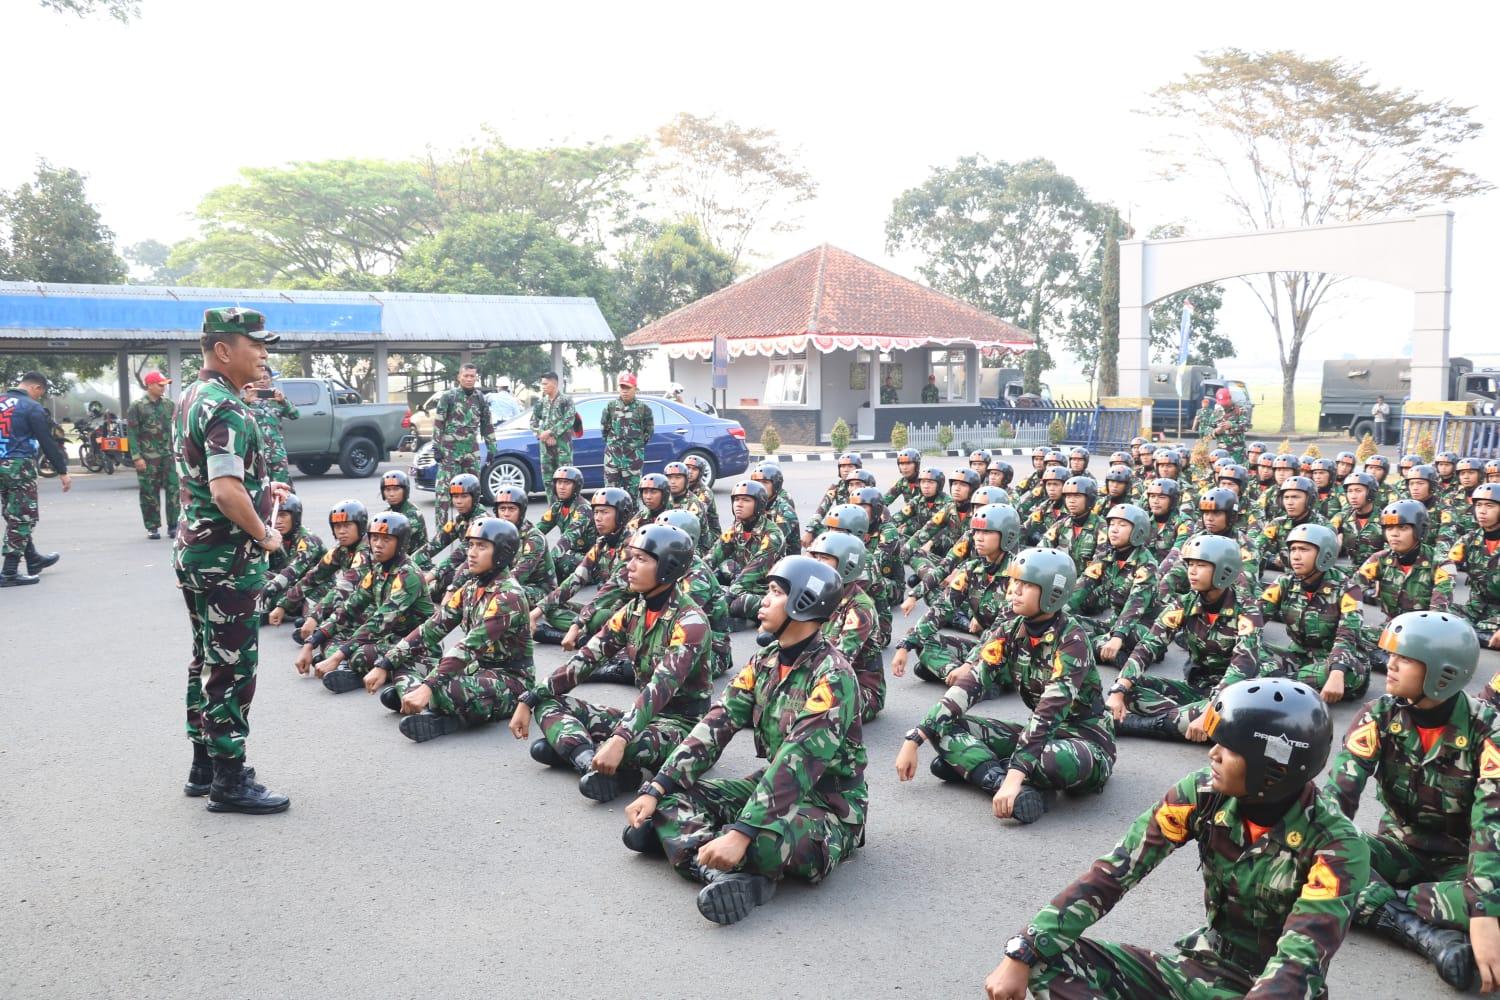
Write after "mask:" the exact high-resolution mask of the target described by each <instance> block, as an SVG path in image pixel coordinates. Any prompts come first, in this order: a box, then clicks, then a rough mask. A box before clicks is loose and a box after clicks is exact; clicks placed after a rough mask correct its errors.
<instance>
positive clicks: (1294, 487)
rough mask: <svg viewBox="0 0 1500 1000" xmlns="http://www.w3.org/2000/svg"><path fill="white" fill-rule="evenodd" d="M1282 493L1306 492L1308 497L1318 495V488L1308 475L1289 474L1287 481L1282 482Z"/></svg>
mask: <svg viewBox="0 0 1500 1000" xmlns="http://www.w3.org/2000/svg"><path fill="white" fill-rule="evenodd" d="M1279 492H1281V493H1306V494H1307V496H1308V499H1311V498H1313V497H1315V496H1317V495H1318V488H1317V487H1316V486H1314V485H1313V481H1312V480H1311V479H1308V478H1307V477H1306V476H1287V477H1286V481H1285V482H1284V483H1282V484H1281V489H1280V491H1279Z"/></svg>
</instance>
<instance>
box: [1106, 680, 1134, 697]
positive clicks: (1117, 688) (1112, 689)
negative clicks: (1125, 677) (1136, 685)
mask: <svg viewBox="0 0 1500 1000" xmlns="http://www.w3.org/2000/svg"><path fill="white" fill-rule="evenodd" d="M1109 693H1110V694H1129V693H1130V688H1128V687H1126V686H1125V685H1124V684H1121V683H1120V682H1119V681H1115V682H1114V683H1113V684H1111V685H1110V686H1109Z"/></svg>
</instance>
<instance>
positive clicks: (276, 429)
mask: <svg viewBox="0 0 1500 1000" xmlns="http://www.w3.org/2000/svg"><path fill="white" fill-rule="evenodd" d="M263 392H269V393H270V395H269V396H261V393H263ZM244 399H245V404H246V405H247V406H249V407H250V410H251V411H252V412H253V413H254V414H255V421H256V423H257V424H259V425H260V432H261V437H262V438H264V439H265V443H266V470H267V471H268V472H269V473H270V475H271V478H272V479H273V480H274V481H276V482H278V483H286V484H287V485H288V486H291V485H292V469H291V466H290V465H289V464H287V459H286V438H285V437H283V436H282V433H281V422H282V421H283V420H296V419H298V418H299V417H301V416H302V414H301V413H299V412H298V411H297V408H296V407H295V406H293V405H292V404H291V403H288V402H287V401H286V396H284V395H282V393H281V390H280V389H276V388H274V387H272V385H271V375H270V373H269V371H267V372H266V373H265V374H263V375H262V376H261V377H260V378H259V379H257V380H256V381H255V382H254V383H253V384H251V385H249V386H246V387H245V394H244Z"/></svg>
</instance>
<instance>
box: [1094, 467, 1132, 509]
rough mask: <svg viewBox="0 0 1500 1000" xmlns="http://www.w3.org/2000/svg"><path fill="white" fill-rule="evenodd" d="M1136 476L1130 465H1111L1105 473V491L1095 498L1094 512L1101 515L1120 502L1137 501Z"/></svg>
mask: <svg viewBox="0 0 1500 1000" xmlns="http://www.w3.org/2000/svg"><path fill="white" fill-rule="evenodd" d="M1135 500H1136V495H1135V476H1133V475H1131V473H1130V466H1128V465H1111V466H1110V467H1109V471H1108V472H1106V473H1104V492H1103V493H1100V494H1099V496H1098V497H1097V498H1096V499H1095V500H1094V508H1093V513H1095V514H1098V515H1099V516H1100V517H1103V516H1104V513H1105V512H1106V511H1108V510H1110V509H1111V508H1113V507H1115V506H1116V505H1118V504H1122V503H1135Z"/></svg>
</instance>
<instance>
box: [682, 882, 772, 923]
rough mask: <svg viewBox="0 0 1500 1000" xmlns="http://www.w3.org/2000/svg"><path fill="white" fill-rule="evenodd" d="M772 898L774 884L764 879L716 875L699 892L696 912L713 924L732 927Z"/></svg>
mask: <svg viewBox="0 0 1500 1000" xmlns="http://www.w3.org/2000/svg"><path fill="white" fill-rule="evenodd" d="M774 895H776V883H775V882H772V881H771V880H770V879H768V878H766V877H765V876H764V875H751V874H750V873H748V872H715V873H713V874H711V875H709V883H708V885H705V886H704V887H703V888H702V889H700V890H699V891H698V912H699V913H701V914H703V915H704V916H705V917H707V918H708V919H709V920H712V921H713V922H714V923H716V924H735V923H739V922H740V921H741V920H744V919H745V918H746V917H748V916H749V915H750V911H752V910H754V909H755V908H756V907H757V906H760V905H761V904H762V903H768V902H770V901H771V897H772V896H774Z"/></svg>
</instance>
